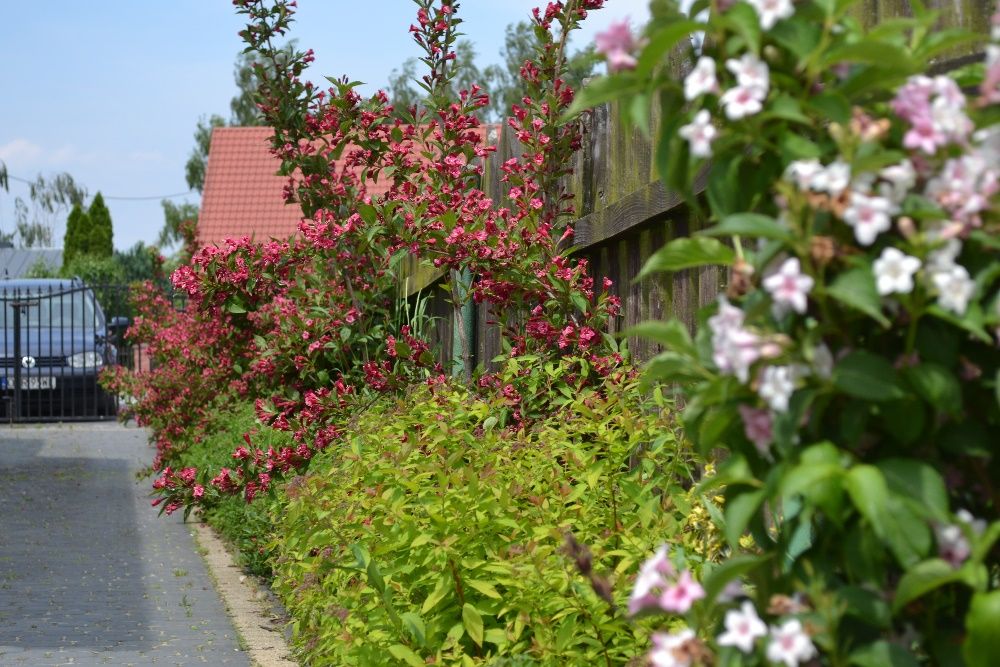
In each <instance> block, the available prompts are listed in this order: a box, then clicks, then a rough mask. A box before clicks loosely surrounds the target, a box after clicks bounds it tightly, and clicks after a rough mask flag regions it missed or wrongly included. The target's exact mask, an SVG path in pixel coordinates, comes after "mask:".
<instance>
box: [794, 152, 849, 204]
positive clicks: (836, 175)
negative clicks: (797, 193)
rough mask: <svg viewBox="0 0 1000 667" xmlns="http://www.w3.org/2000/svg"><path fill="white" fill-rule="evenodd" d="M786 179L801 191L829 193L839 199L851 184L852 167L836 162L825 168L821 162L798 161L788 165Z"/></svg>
mask: <svg viewBox="0 0 1000 667" xmlns="http://www.w3.org/2000/svg"><path fill="white" fill-rule="evenodd" d="M785 178H788V179H791V180H792V181H794V182H795V184H796V185H797V186H798V187H799V190H815V191H817V192H828V193H830V195H831V196H833V197H837V196H839V195H840V193H841V192H843V191H844V190H845V189H847V186H848V185H850V184H851V166H850V165H849V164H847V163H846V162H842V161H840V160H836V161H835V162H831V163H830V165H829V166H826V167H824V166H823V165H822V164H820V161H819V160H816V159H812V160H796V161H795V162H792V163H791V164H789V165H788V168H787V169H786V170H785Z"/></svg>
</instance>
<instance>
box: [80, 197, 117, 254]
mask: <svg viewBox="0 0 1000 667" xmlns="http://www.w3.org/2000/svg"><path fill="white" fill-rule="evenodd" d="M87 217H88V218H89V219H90V229H89V234H88V238H89V241H88V248H87V252H88V254H90V255H94V256H96V257H111V256H112V255H114V253H115V246H114V242H113V238H114V227H113V226H112V224H111V211H109V210H108V207H107V206H106V205H105V204H104V197H103V196H102V195H101V193H100V192H98V193H97V196H96V197H94V201H92V202H91V203H90V208H89V209H88V210H87Z"/></svg>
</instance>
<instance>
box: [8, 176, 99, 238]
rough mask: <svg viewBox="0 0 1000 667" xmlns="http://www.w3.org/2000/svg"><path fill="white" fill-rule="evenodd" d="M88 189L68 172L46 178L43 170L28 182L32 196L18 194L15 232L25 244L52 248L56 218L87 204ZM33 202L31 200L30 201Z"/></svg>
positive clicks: (29, 194) (15, 210) (15, 208)
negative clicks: (69, 209) (71, 208)
mask: <svg viewBox="0 0 1000 667" xmlns="http://www.w3.org/2000/svg"><path fill="white" fill-rule="evenodd" d="M86 197H87V190H86V188H84V187H83V186H81V185H78V184H77V183H76V181H75V180H74V179H73V177H72V176H71V175H70V174H68V173H60V174H56V175H55V176H51V177H49V178H46V177H45V176H42V175H41V174H39V175H38V177H37V178H36V179H35V180H34V181H32V182H31V183H29V184H28V199H27V200H25V199H24V198H22V197H15V198H14V227H15V233H14V234H13V235H10V237H11V238H13V236H16V237H17V238H18V245H19V246H20V247H22V248H51V247H52V242H53V238H54V235H55V219H57V218H58V217H59V216H60V215H61V214H62V212H63V211H65V210H67V209H68V208H70V207H72V206H75V205H81V206H82V205H83V201H84V199H86ZM29 202H30V204H29Z"/></svg>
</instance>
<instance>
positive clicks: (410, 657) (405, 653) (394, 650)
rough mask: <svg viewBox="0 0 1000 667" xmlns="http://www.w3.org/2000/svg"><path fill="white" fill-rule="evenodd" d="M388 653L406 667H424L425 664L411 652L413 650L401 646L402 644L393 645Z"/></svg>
mask: <svg viewBox="0 0 1000 667" xmlns="http://www.w3.org/2000/svg"><path fill="white" fill-rule="evenodd" d="M389 653H391V654H392V657H394V658H396V660H402V661H403V662H405V663H406V664H408V665H412V666H413V667H425V665H426V664H427V663H425V662H424V660H423V658H421V657H420V656H419V655H417V654H416V653H414V652H413V649H411V648H409V647H407V646H403V645H402V644H393V645H392V646H390V647H389Z"/></svg>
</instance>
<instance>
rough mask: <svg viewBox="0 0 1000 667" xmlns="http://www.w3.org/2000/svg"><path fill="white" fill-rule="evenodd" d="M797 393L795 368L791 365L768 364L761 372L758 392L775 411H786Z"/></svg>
mask: <svg viewBox="0 0 1000 667" xmlns="http://www.w3.org/2000/svg"><path fill="white" fill-rule="evenodd" d="M793 393H795V369H794V368H792V367H791V366H768V367H767V368H765V369H764V372H763V373H762V374H761V378H760V386H759V387H757V394H758V395H759V396H760V397H761V398H762V399H764V401H765V402H766V403H767V404H768V405H769V406H770V408H771V409H772V410H774V411H775V412H786V411H787V410H788V401H789V399H790V398H791V397H792V394H793Z"/></svg>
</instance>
